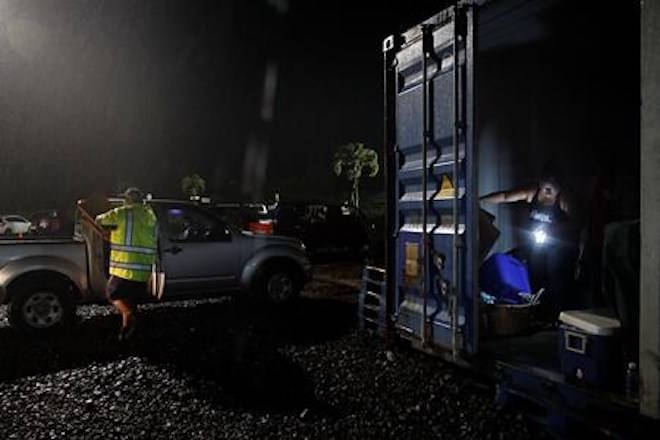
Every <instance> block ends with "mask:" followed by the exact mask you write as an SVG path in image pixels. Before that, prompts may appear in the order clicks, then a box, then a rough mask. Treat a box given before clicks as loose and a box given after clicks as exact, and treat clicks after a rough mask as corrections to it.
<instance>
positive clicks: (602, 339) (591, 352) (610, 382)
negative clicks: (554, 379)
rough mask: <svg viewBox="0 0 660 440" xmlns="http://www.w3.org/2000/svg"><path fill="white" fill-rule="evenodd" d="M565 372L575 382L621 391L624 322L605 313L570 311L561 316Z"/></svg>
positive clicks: (560, 343)
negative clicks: (621, 331)
mask: <svg viewBox="0 0 660 440" xmlns="http://www.w3.org/2000/svg"><path fill="white" fill-rule="evenodd" d="M559 321H560V322H561V325H560V326H559V354H560V363H561V369H562V372H563V373H564V374H565V375H566V376H567V377H568V378H571V379H573V380H577V381H580V382H584V383H588V384H591V385H595V386H598V387H602V388H606V389H610V390H613V389H619V388H621V384H622V378H623V372H622V361H621V338H620V328H621V323H620V322H619V320H618V319H616V318H613V317H612V316H611V314H610V313H608V312H607V311H603V310H571V311H564V312H561V314H560V315H559Z"/></svg>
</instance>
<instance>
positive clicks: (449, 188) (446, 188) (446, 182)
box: [438, 174, 454, 199]
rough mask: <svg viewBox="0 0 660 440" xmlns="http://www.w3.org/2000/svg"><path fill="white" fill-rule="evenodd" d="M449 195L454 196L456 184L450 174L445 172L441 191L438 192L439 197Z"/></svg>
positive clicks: (442, 197)
mask: <svg viewBox="0 0 660 440" xmlns="http://www.w3.org/2000/svg"><path fill="white" fill-rule="evenodd" d="M448 197H454V184H453V182H452V181H451V177H449V175H448V174H443V175H442V180H441V182H440V192H438V198H441V199H444V198H448Z"/></svg>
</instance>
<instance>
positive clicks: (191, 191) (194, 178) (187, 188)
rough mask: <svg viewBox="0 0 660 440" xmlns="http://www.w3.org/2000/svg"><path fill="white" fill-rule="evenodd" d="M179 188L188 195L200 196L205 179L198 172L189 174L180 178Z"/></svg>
mask: <svg viewBox="0 0 660 440" xmlns="http://www.w3.org/2000/svg"><path fill="white" fill-rule="evenodd" d="M181 190H182V191H183V193H184V194H185V195H187V196H188V197H195V196H201V195H202V194H203V193H204V192H205V191H206V181H205V180H204V178H203V177H202V176H200V175H199V174H197V173H195V174H191V175H189V176H186V177H184V178H183V179H181Z"/></svg>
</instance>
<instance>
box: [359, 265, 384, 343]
mask: <svg viewBox="0 0 660 440" xmlns="http://www.w3.org/2000/svg"><path fill="white" fill-rule="evenodd" d="M385 279H386V278H385V269H381V268H379V267H374V266H365V267H364V269H363V271H362V280H361V282H360V296H359V299H358V322H359V324H360V329H362V330H365V329H371V330H375V331H376V332H378V333H383V332H384V331H385V326H386V322H387V315H386V313H385V312H386V310H385V300H386V288H385Z"/></svg>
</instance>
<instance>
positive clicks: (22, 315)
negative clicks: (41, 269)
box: [8, 279, 76, 336]
mask: <svg viewBox="0 0 660 440" xmlns="http://www.w3.org/2000/svg"><path fill="white" fill-rule="evenodd" d="M75 317H76V307H75V301H74V298H73V293H72V292H71V289H70V288H69V286H67V284H66V283H65V282H63V281H59V280H51V279H45V280H42V279H34V280H26V281H25V282H22V283H20V284H19V285H17V286H15V287H14V288H13V289H12V291H11V297H10V300H9V309H8V318H9V323H10V324H11V326H12V327H13V328H15V329H16V330H18V331H19V332H21V333H25V334H30V335H35V336H46V335H49V334H54V333H59V332H62V331H63V330H66V329H69V328H71V326H72V325H73V324H74V322H75Z"/></svg>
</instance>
